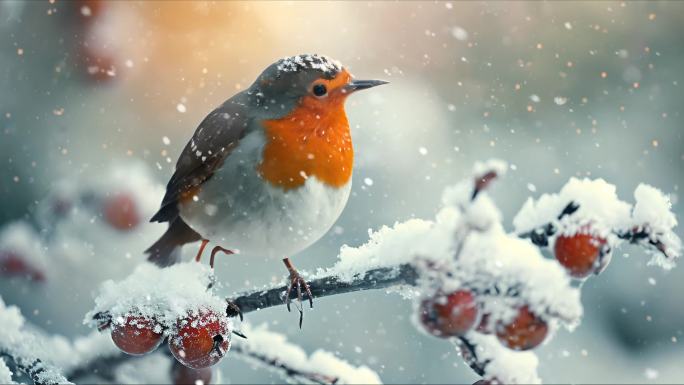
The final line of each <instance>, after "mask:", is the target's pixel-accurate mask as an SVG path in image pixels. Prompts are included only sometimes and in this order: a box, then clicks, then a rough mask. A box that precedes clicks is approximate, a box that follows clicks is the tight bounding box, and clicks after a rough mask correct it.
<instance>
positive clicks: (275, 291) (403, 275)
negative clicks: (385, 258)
mask: <svg viewBox="0 0 684 385" xmlns="http://www.w3.org/2000/svg"><path fill="white" fill-rule="evenodd" d="M417 280H418V272H417V271H416V269H415V268H414V267H413V266H411V265H410V264H402V265H399V266H397V267H381V268H377V269H371V270H368V271H366V272H363V273H360V274H358V275H357V276H356V277H355V278H354V279H352V280H351V281H347V280H341V279H340V277H339V276H338V275H336V274H328V275H325V276H321V277H318V278H315V279H313V280H311V281H309V287H310V288H311V293H312V294H313V296H314V297H315V298H322V297H327V296H331V295H337V294H344V293H351V292H355V291H360V290H371V289H386V288H390V287H394V286H400V285H411V286H414V285H416V283H417ZM286 290H287V286H286V285H282V286H277V287H273V288H270V289H257V290H253V291H249V292H244V293H240V294H238V295H237V296H236V297H234V298H229V300H230V301H232V302H233V303H234V304H235V305H237V306H238V308H239V309H240V311H241V312H242V313H243V314H244V313H249V312H252V311H255V310H261V309H266V308H269V307H272V306H279V305H283V304H284V302H283V298H284V295H285V291H286Z"/></svg>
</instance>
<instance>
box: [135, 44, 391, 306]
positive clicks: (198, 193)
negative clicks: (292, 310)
mask: <svg viewBox="0 0 684 385" xmlns="http://www.w3.org/2000/svg"><path fill="white" fill-rule="evenodd" d="M385 83H387V82H385V81H382V80H356V79H354V78H353V76H352V75H351V74H350V73H349V71H348V70H347V69H346V68H345V67H343V66H342V65H340V64H339V63H338V62H336V61H334V60H332V59H330V58H328V57H326V56H323V55H316V54H313V55H298V56H292V57H288V58H284V59H281V60H278V61H277V62H275V63H273V64H271V65H270V66H269V67H268V68H266V70H264V72H263V73H262V74H261V75H260V76H259V77H258V78H257V80H256V81H255V82H254V84H252V85H251V86H250V87H249V88H248V89H247V90H245V91H242V92H240V93H238V94H236V95H235V96H233V97H231V98H230V99H228V100H226V101H225V102H224V103H223V104H222V105H221V106H220V107H218V108H216V109H215V110H214V111H212V112H211V113H210V114H209V115H208V116H207V117H206V118H204V120H203V121H202V123H200V125H199V127H198V128H197V130H196V131H195V134H194V135H193V136H192V138H191V139H190V141H189V142H188V144H187V145H186V146H185V148H184V149H183V152H182V153H181V155H180V158H179V159H178V162H177V163H176V170H175V172H174V174H173V176H172V177H171V180H170V181H169V183H168V185H167V187H166V195H165V196H164V199H163V200H162V204H161V208H160V209H159V211H158V212H157V213H156V214H155V215H154V216H153V217H152V220H151V221H152V222H168V223H169V227H168V229H167V230H166V232H165V233H164V235H162V236H161V238H160V239H159V240H158V241H157V242H155V243H154V244H153V245H152V246H151V247H150V248H149V249H148V250H146V253H148V254H149V256H148V260H149V261H151V262H154V263H156V264H157V265H160V266H168V265H171V264H173V263H175V262H176V261H177V259H178V254H179V253H178V252H177V250H178V249H179V248H180V246H182V245H184V244H186V243H190V242H195V241H201V244H200V248H199V251H198V253H197V257H196V260H197V261H199V260H200V258H201V256H202V253H203V251H204V248H205V247H206V245H207V243H208V242H209V241H212V242H213V243H215V244H216V245H217V246H215V247H214V248H213V250H212V252H211V260H210V264H211V265H212V266H213V262H214V256H215V255H216V253H217V252H225V253H228V254H233V253H235V252H238V251H239V252H240V253H241V254H247V255H255V256H256V255H259V256H262V257H279V258H282V257H285V258H284V259H283V262H284V263H285V266H286V267H287V269H288V272H289V278H290V279H289V289H288V291H287V294H286V298H285V302H286V303H287V305H288V310H289V305H290V293H291V292H292V291H293V289H296V290H297V297H298V300H299V302H300V303H301V301H302V292H305V293H306V294H307V296H308V298H309V304H310V305H311V306H313V300H312V295H311V291H310V289H309V286H308V285H307V283H306V282H305V281H304V280H303V279H302V278H301V277H300V275H299V273H298V272H297V270H296V269H295V268H294V266H293V265H292V263H291V261H290V260H289V258H288V257H289V256H292V255H293V254H295V253H298V252H300V251H302V250H304V249H305V248H307V247H308V246H310V245H311V244H313V243H314V242H316V241H317V240H318V239H320V238H321V237H322V236H323V235H324V234H325V233H326V232H327V231H328V230H329V229H330V227H331V226H332V225H333V223H334V222H335V221H336V220H337V218H338V217H339V216H340V214H341V213H342V210H343V208H344V206H345V204H346V202H347V199H348V198H349V192H350V190H351V176H352V170H353V163H354V162H353V160H354V149H353V146H352V138H351V134H350V131H349V122H348V121H347V116H346V113H345V109H344V103H345V100H346V99H347V96H349V95H350V94H352V93H354V92H356V91H359V90H363V89H367V88H371V87H375V86H378V85H381V84H385Z"/></svg>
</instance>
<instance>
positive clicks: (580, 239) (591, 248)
mask: <svg viewBox="0 0 684 385" xmlns="http://www.w3.org/2000/svg"><path fill="white" fill-rule="evenodd" d="M605 245H606V240H605V239H603V238H600V237H597V236H595V235H591V234H589V233H588V232H587V233H585V232H580V233H577V234H574V235H560V236H558V238H556V243H555V245H554V254H555V256H556V259H557V260H558V262H559V263H560V264H561V265H563V267H565V269H566V270H567V271H568V273H569V274H570V275H571V276H573V277H575V278H585V277H587V276H589V275H590V274H592V273H598V272H600V271H601V270H602V268H603V267H604V266H603V263H602V256H603V255H602V254H603V250H604V247H605Z"/></svg>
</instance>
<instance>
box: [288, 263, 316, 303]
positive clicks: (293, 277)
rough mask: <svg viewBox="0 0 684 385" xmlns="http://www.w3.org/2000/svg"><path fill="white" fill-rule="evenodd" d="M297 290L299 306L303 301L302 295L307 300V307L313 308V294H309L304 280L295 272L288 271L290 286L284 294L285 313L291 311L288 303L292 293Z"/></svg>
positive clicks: (309, 290) (309, 289)
mask: <svg viewBox="0 0 684 385" xmlns="http://www.w3.org/2000/svg"><path fill="white" fill-rule="evenodd" d="M295 289H296V290H297V302H298V303H299V304H300V305H301V304H302V302H303V299H304V294H306V296H307V297H308V298H309V306H310V307H311V308H313V294H311V288H310V287H309V284H308V283H306V281H305V280H304V278H302V277H301V276H300V275H299V273H298V272H297V270H294V269H293V270H291V271H290V285H289V286H288V287H287V293H285V305H287V311H291V309H290V302H291V296H292V292H293V291H294V290H295Z"/></svg>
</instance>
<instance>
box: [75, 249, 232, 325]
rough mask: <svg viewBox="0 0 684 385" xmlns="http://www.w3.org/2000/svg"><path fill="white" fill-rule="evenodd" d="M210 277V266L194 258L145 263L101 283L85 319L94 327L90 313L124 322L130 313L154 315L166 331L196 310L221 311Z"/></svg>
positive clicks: (218, 298) (152, 316)
mask: <svg viewBox="0 0 684 385" xmlns="http://www.w3.org/2000/svg"><path fill="white" fill-rule="evenodd" d="M212 280H213V272H212V270H211V268H210V267H209V266H207V265H203V264H200V263H196V262H194V261H192V262H186V263H180V264H176V265H173V266H170V267H167V268H159V267H157V266H156V265H153V264H151V263H144V264H141V265H140V266H138V267H137V268H136V269H135V271H133V273H132V274H131V275H129V276H128V277H127V278H125V279H124V280H122V281H119V282H114V281H112V280H109V281H106V282H104V283H103V284H102V287H101V288H100V293H99V295H98V296H97V298H95V308H94V309H93V310H92V311H90V312H89V313H88V314H87V315H86V319H85V321H84V322H85V323H86V324H89V325H91V326H97V325H96V322H95V321H94V320H93V319H92V318H93V316H94V315H95V314H97V313H99V312H109V314H110V315H111V316H112V319H113V320H114V322H124V320H125V318H126V317H127V316H129V315H133V316H142V317H145V318H154V319H155V320H156V321H157V322H159V323H160V324H161V325H162V326H165V327H166V328H165V329H166V330H167V331H168V330H170V329H172V328H173V327H174V326H175V325H176V321H177V320H178V319H179V318H183V317H185V316H186V315H187V314H188V313H190V312H192V311H194V310H196V309H209V310H212V311H213V312H214V313H215V314H224V313H225V311H226V302H225V300H224V299H222V298H220V297H218V296H217V295H215V294H213V292H212V291H211V290H208V289H207V288H208V286H209V284H210V283H212Z"/></svg>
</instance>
